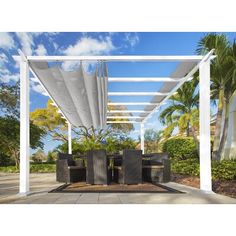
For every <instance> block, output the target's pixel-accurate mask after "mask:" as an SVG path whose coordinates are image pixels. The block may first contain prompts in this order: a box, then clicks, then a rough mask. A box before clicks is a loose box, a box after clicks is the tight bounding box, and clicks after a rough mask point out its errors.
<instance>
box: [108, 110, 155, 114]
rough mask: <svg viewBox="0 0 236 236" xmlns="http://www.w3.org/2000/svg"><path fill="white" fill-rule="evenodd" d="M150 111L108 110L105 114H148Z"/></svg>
mask: <svg viewBox="0 0 236 236" xmlns="http://www.w3.org/2000/svg"><path fill="white" fill-rule="evenodd" d="M149 112H151V111H143V110H125V111H123V110H110V111H107V113H149Z"/></svg>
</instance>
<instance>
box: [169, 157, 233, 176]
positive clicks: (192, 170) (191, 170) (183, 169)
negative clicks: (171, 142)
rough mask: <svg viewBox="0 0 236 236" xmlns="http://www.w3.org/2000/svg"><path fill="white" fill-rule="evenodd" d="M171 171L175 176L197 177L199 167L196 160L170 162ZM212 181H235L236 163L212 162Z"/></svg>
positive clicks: (228, 161)
mask: <svg viewBox="0 0 236 236" xmlns="http://www.w3.org/2000/svg"><path fill="white" fill-rule="evenodd" d="M171 171H172V172H173V173H177V174H183V175H191V176H199V174H200V165H199V160H198V159H196V158H193V159H187V160H178V161H176V160H172V161H171ZM212 179H213V180H216V179H219V180H235V179H236V161H235V160H227V161H212Z"/></svg>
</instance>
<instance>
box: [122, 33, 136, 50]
mask: <svg viewBox="0 0 236 236" xmlns="http://www.w3.org/2000/svg"><path fill="white" fill-rule="evenodd" d="M124 40H125V41H126V42H127V43H129V45H130V46H131V47H132V48H133V47H134V46H136V45H137V44H138V43H139V36H138V34H137V33H125V38H124Z"/></svg>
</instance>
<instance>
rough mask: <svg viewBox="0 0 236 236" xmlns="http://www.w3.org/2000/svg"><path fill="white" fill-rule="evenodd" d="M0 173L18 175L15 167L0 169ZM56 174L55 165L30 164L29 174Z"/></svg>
mask: <svg viewBox="0 0 236 236" xmlns="http://www.w3.org/2000/svg"><path fill="white" fill-rule="evenodd" d="M0 172H5V173H18V172H19V169H18V168H17V167H16V166H6V167H0ZM54 172H56V165H55V164H44V163H43V164H36V163H34V164H32V163H31V164H30V173H54Z"/></svg>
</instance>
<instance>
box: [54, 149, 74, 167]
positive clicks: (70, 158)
mask: <svg viewBox="0 0 236 236" xmlns="http://www.w3.org/2000/svg"><path fill="white" fill-rule="evenodd" d="M58 160H67V163H68V166H74V165H75V161H74V159H73V155H72V154H67V153H61V152H59V153H58Z"/></svg>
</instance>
